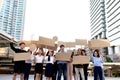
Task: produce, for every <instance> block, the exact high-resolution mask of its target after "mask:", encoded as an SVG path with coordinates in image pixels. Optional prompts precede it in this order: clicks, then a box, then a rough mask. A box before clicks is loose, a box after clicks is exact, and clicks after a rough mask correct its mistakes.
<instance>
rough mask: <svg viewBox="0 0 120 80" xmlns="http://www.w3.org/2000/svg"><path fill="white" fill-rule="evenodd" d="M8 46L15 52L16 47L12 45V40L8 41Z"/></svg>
mask: <svg viewBox="0 0 120 80" xmlns="http://www.w3.org/2000/svg"><path fill="white" fill-rule="evenodd" d="M10 48H11V49H12V50H13V51H15V52H17V49H16V48H15V47H14V46H13V43H12V42H11V43H10Z"/></svg>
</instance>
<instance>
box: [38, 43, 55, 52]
mask: <svg viewBox="0 0 120 80" xmlns="http://www.w3.org/2000/svg"><path fill="white" fill-rule="evenodd" d="M37 47H39V48H46V49H51V50H54V51H56V50H57V44H55V46H54V47H53V46H45V45H41V44H37Z"/></svg>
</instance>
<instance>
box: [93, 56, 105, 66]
mask: <svg viewBox="0 0 120 80" xmlns="http://www.w3.org/2000/svg"><path fill="white" fill-rule="evenodd" d="M92 62H93V65H94V66H100V67H102V68H103V60H102V58H101V57H94V56H92Z"/></svg>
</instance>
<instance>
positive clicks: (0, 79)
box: [0, 74, 120, 80]
mask: <svg viewBox="0 0 120 80" xmlns="http://www.w3.org/2000/svg"><path fill="white" fill-rule="evenodd" d="M0 80H12V74H0ZM17 80H19V76H18V79H17ZM29 80H34V75H30V79H29ZM43 80H45V77H44V79H43ZM62 80H63V79H62ZM73 80H74V79H73ZM88 80H94V79H93V77H92V76H89V77H88ZM105 80H120V77H117V78H113V77H106V78H105Z"/></svg>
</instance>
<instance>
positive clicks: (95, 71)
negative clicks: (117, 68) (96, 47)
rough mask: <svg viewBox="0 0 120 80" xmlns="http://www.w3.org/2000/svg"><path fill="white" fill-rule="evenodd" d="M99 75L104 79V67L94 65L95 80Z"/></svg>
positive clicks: (101, 79)
mask: <svg viewBox="0 0 120 80" xmlns="http://www.w3.org/2000/svg"><path fill="white" fill-rule="evenodd" d="M98 77H99V79H100V80H104V78H103V70H102V68H101V67H99V66H95V67H94V80H98Z"/></svg>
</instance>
